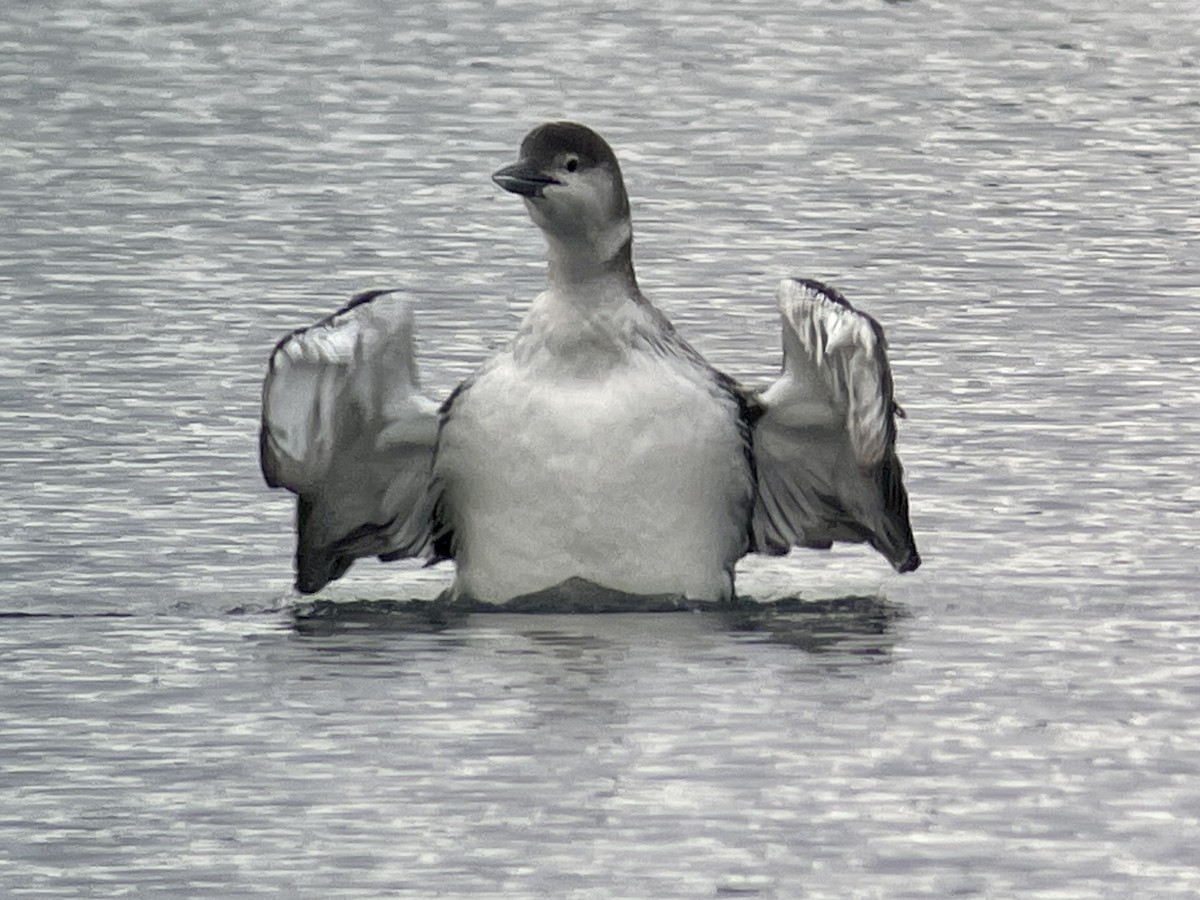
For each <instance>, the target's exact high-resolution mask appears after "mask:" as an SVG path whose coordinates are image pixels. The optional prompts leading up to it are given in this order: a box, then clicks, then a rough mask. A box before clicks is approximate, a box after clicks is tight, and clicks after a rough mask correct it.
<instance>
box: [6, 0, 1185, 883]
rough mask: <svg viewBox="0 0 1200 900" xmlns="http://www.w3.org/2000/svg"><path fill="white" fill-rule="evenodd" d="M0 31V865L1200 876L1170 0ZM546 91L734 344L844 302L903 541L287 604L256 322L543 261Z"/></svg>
mask: <svg viewBox="0 0 1200 900" xmlns="http://www.w3.org/2000/svg"><path fill="white" fill-rule="evenodd" d="M0 48H2V50H3V52H2V53H0V125H2V127H3V132H4V135H5V140H4V142H3V145H2V146H0V156H2V167H0V210H2V211H3V213H4V215H5V224H4V228H3V229H0V298H2V302H3V310H4V319H5V328H4V329H2V330H0V463H2V466H0V499H2V500H3V505H4V509H5V512H6V515H5V517H4V520H3V522H0V575H2V576H3V578H2V585H3V586H2V587H0V591H2V593H0V624H2V625H3V630H2V631H0V862H2V863H3V864H2V865H0V894H3V895H4V896H12V897H25V896H31V897H32V896H44V897H91V896H164V897H168V896H169V897H241V896H247V897H249V896H256V895H260V894H261V895H271V896H287V897H334V896H346V897H368V896H380V897H384V896H387V897H413V898H426V897H433V896H441V897H497V896H503V897H513V898H522V897H529V898H535V897H539V898H540V897H578V898H584V897H588V898H592V897H595V898H602V897H603V898H607V897H646V898H667V897H721V896H751V897H778V898H796V897H814V898H823V897H829V898H840V897H848V896H862V897H889V898H890V897H905V896H938V897H943V896H1028V897H1092V896H1096V897H1101V896H1103V897H1130V896H1156V897H1157V896H1181V897H1184V896H1195V895H1196V894H1197V893H1200V867H1198V864H1197V862H1196V851H1195V847H1196V846H1198V845H1200V724H1198V723H1200V716H1198V713H1200V663H1198V662H1197V659H1198V658H1200V656H1198V650H1200V613H1198V612H1197V609H1196V606H1195V603H1194V601H1195V599H1196V594H1197V593H1198V591H1197V588H1196V583H1197V580H1198V576H1200V564H1198V562H1197V558H1198V557H1197V548H1196V544H1197V542H1196V532H1197V526H1198V524H1200V523H1198V521H1197V518H1198V517H1197V513H1196V508H1197V506H1198V504H1200V488H1198V487H1197V480H1196V471H1197V468H1198V466H1200V450H1198V449H1197V447H1198V446H1200V426H1198V425H1197V421H1198V417H1197V405H1198V401H1200V386H1198V384H1200V382H1197V378H1196V371H1197V367H1198V363H1200V353H1198V350H1197V348H1198V346H1200V344H1198V342H1197V331H1198V330H1200V312H1197V309H1198V308H1200V307H1198V306H1197V303H1196V297H1197V290H1198V288H1197V285H1198V284H1200V250H1198V249H1197V248H1198V247H1200V215H1198V214H1197V212H1196V206H1197V198H1198V197H1200V151H1198V150H1197V147H1200V94H1198V93H1197V90H1196V84H1197V78H1198V77H1200V75H1198V73H1200V56H1198V45H1197V39H1196V13H1195V8H1194V5H1193V4H1192V3H1190V2H1182V0H1175V2H1172V0H1166V2H1161V3H1151V4H1135V3H1124V2H1118V0H1110V2H1105V3H1100V4H1095V3H1085V2H1083V0H1064V2H1059V3H1053V4H1049V5H1045V4H1044V5H1042V6H1041V7H1038V8H1036V9H1025V8H1021V9H1017V8H1016V7H1013V8H1012V9H1011V10H1008V9H1006V8H1004V7H1003V5H1001V7H1000V8H996V6H995V5H994V4H991V5H985V4H982V3H974V2H972V3H965V4H950V3H941V2H932V0H912V2H896V3H885V2H866V0H862V2H854V3H842V4H820V3H815V2H812V3H807V2H806V3H800V4H784V3H766V2H762V3H744V4H737V5H733V4H716V3H712V4H709V3H706V2H703V0H693V2H690V3H687V4H682V3H666V4H648V3H647V4H622V5H608V4H590V3H586V2H581V3H575V4H571V5H569V6H564V5H561V4H554V3H548V2H547V3H540V2H534V0H527V2H522V0H515V2H507V3H473V2H465V0H464V2H459V3H441V4H436V3H434V4H427V5H425V6H423V7H421V8H420V9H419V10H416V11H405V7H404V5H399V6H397V5H396V4H384V3H377V2H373V0H367V2H363V3H357V4H353V3H348V2H346V0H323V2H320V0H319V2H303V3H286V2H268V3H257V4H251V3H246V2H243V0H216V2H213V3H207V4H202V5H196V6H187V5H185V4H173V3H166V2H162V0H154V2H150V0H146V2H98V3H87V4H83V3H71V2H66V0H62V2H54V0H52V2H49V3H46V4H17V5H16V6H15V7H14V8H13V9H12V10H9V11H8V12H6V14H5V15H4V17H3V19H2V20H0ZM558 117H569V118H575V119H579V120H582V121H586V122H588V123H589V124H591V125H593V126H594V127H596V128H597V129H598V130H600V131H601V132H602V133H604V134H605V135H606V136H607V137H608V138H609V139H610V142H611V143H612V144H613V145H614V147H615V148H616V150H617V152H618V154H619V155H620V157H621V159H622V162H623V164H624V168H625V171H626V180H627V183H628V185H629V188H630V192H631V194H632V196H633V204H634V216H635V227H636V231H637V244H636V248H635V249H636V255H637V260H638V263H639V272H640V276H641V281H642V284H643V287H644V288H645V289H646V291H647V293H648V294H649V295H650V296H651V297H652V298H653V299H654V300H655V301H656V302H657V303H658V305H659V306H661V307H662V308H663V309H664V310H665V311H666V312H667V313H668V314H669V315H670V316H671V317H672V318H673V319H674V320H675V321H676V323H677V325H678V326H679V327H680V329H681V330H682V331H683V332H684V333H685V334H686V336H687V337H688V338H689V339H690V340H691V341H692V342H693V343H694V344H696V345H697V347H699V348H700V349H701V350H702V351H703V352H705V353H706V354H707V355H708V356H709V357H710V358H711V359H712V360H713V361H714V362H715V363H716V364H718V365H719V366H721V367H722V368H724V369H726V370H728V371H729V372H730V373H731V374H734V375H736V376H738V377H740V378H742V379H744V380H745V381H747V382H748V383H751V384H761V383H765V382H766V381H768V380H769V379H770V378H771V377H772V373H773V372H774V371H775V369H776V368H777V366H778V364H779V351H778V336H777V325H776V322H775V316H774V313H773V311H772V299H771V293H772V289H773V284H774V282H775V281H776V279H777V278H779V277H780V276H781V275H784V274H787V273H794V274H803V275H808V276H812V277H817V278H821V279H823V280H826V281H829V282H831V283H833V284H835V285H837V286H838V287H839V288H841V289H842V290H843V292H845V293H846V294H847V295H848V296H850V297H851V299H852V300H854V301H855V302H856V303H857V304H858V305H859V306H861V307H862V308H863V309H865V310H867V311H868V312H870V313H872V314H873V315H874V316H875V317H876V318H878V319H880V320H881V321H882V322H883V323H884V325H885V327H886V329H887V332H888V335H889V338H890V341H891V346H892V360H893V367H894V370H895V376H896V383H897V392H898V394H899V399H900V401H901V402H902V403H903V405H904V406H905V408H906V409H907V411H908V414H909V418H908V419H907V420H906V421H905V422H903V423H902V430H901V454H902V457H903V459H904V461H905V464H906V467H907V472H908V485H909V490H910V494H911V497H912V504H913V520H914V527H915V530H916V532H917V537H918V541H919V543H920V545H921V549H922V553H923V556H924V558H925V565H924V566H923V567H922V569H921V570H920V571H919V572H917V573H915V574H913V575H909V576H903V577H900V576H896V575H894V574H892V573H891V572H890V570H889V569H888V568H887V566H886V563H885V562H884V561H883V560H882V559H880V558H879V557H877V556H874V555H872V554H871V553H870V552H869V551H866V550H863V549H862V548H839V549H837V550H835V551H833V552H831V553H828V554H817V553H800V552H798V553H796V554H793V555H792V556H790V557H787V558H785V559H783V560H770V561H763V560H749V561H747V562H746V564H745V565H744V566H743V570H742V571H741V572H740V573H739V583H740V585H741V588H742V591H743V592H744V593H747V594H749V595H750V596H751V597H752V598H754V599H755V600H756V601H758V602H759V603H761V604H762V605H761V606H758V607H750V608H749V609H745V610H727V611H703V612H684V613H644V614H619V615H562V614H552V613H547V612H541V613H535V614H533V613H531V614H522V615H516V614H496V613H487V614H475V615H470V616H463V617H455V618H446V617H444V616H441V615H439V614H429V611H428V609H427V607H426V606H424V605H422V604H419V603H418V604H413V603H407V602H405V601H409V600H411V599H413V598H417V599H423V600H427V599H429V598H431V597H433V596H435V595H436V594H437V593H438V592H439V591H440V590H441V588H442V587H444V586H445V584H446V583H447V582H448V580H449V578H450V573H449V572H448V571H446V570H445V569H444V568H434V569H429V570H420V569H415V568H413V567H409V566H404V565H392V566H382V565H377V564H366V563H364V564H360V565H359V566H357V567H356V569H355V571H354V572H352V573H351V575H350V576H349V577H347V578H346V579H345V580H344V581H342V582H339V583H338V585H336V587H335V588H334V589H332V590H331V591H330V592H328V593H329V596H328V597H327V598H326V599H327V600H330V601H333V602H332V603H324V604H320V605H318V606H315V607H304V608H300V609H296V608H294V607H293V605H292V601H291V597H290V595H289V593H288V589H289V583H290V553H291V534H290V519H291V508H290V502H289V500H288V498H287V497H285V496H282V495H280V494H274V493H272V492H270V491H268V490H267V489H266V488H265V487H264V486H263V485H262V483H261V480H260V476H259V473H258V470H257V461H256V452H257V443H256V442H257V416H258V399H259V398H258V391H259V386H260V383H261V378H262V374H263V370H264V365H265V358H266V354H267V352H268V351H269V349H270V347H271V346H272V344H273V343H274V341H275V340H277V339H278V338H279V337H280V336H281V335H283V334H285V333H286V332H287V331H288V330H290V329H292V328H294V327H297V326H299V325H303V324H307V323H309V322H311V321H312V320H314V319H315V318H317V317H319V316H321V315H324V314H325V313H327V312H329V311H331V310H332V309H334V308H336V306H337V305H339V304H340V302H341V301H342V300H343V299H344V298H346V297H348V296H349V294H350V293H352V292H353V291H355V290H359V289H362V288H366V287H376V286H398V287H402V288H405V289H408V290H409V291H411V292H412V294H413V296H414V297H415V298H417V303H418V307H419V309H418V328H419V332H420V334H419V340H420V348H421V354H422V366H423V372H424V377H425V381H426V383H427V385H428V386H429V388H430V391H431V392H432V393H435V394H444V393H445V392H446V391H447V390H449V389H450V388H451V387H452V386H453V385H454V384H455V383H456V381H457V380H458V379H460V378H461V377H463V376H464V375H465V374H467V373H468V372H470V371H471V370H472V369H473V368H474V366H475V365H477V364H478V362H479V361H481V360H482V359H483V358H484V357H486V355H487V354H488V353H489V352H491V350H492V349H493V348H494V347H495V346H496V345H497V344H498V343H499V342H501V341H503V339H504V338H505V337H506V336H507V335H508V334H509V333H511V331H512V329H513V327H514V326H515V323H516V322H517V321H518V319H519V317H520V315H521V313H522V312H523V310H524V309H525V307H526V305H527V303H528V302H529V300H530V299H531V298H532V297H533V295H534V294H535V293H536V292H537V290H538V288H539V284H540V282H541V278H542V269H541V265H542V264H541V248H540V244H539V239H538V237H537V234H536V231H535V229H533V227H532V226H531V225H530V224H529V223H528V221H527V219H526V218H525V216H524V213H523V210H522V209H521V206H520V204H519V203H516V202H514V201H513V199H512V198H511V197H509V196H506V195H503V194H502V193H501V192H500V191H499V190H498V189H496V188H495V187H494V186H492V185H491V184H490V182H489V180H488V175H489V173H490V172H491V171H493V170H494V169H495V168H496V167H498V166H499V165H501V164H503V163H505V162H508V161H510V160H511V159H513V158H514V154H515V149H516V145H517V143H518V141H519V140H520V138H521V136H522V135H523V134H524V132H525V131H526V130H527V129H528V128H529V127H531V126H532V125H533V124H536V123H537V122H539V121H542V120H545V119H548V118H558ZM795 598H800V599H799V601H797V600H796V599H795ZM360 601H367V602H360ZM775 601H779V602H775Z"/></svg>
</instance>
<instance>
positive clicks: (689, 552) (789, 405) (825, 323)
mask: <svg viewBox="0 0 1200 900" xmlns="http://www.w3.org/2000/svg"><path fill="white" fill-rule="evenodd" d="M492 180H493V181H494V182H495V183H496V184H497V185H498V186H499V187H501V188H503V189H504V190H505V191H508V192H510V193H512V194H515V195H517V196H520V197H521V198H522V199H523V201H524V204H525V208H526V211H527V212H528V214H529V217H530V218H531V219H532V220H533V222H534V224H535V225H537V227H538V228H539V229H540V230H541V232H542V235H543V237H544V238H545V242H546V246H547V251H548V261H549V266H548V284H547V286H546V289H545V291H543V292H542V293H541V294H540V295H539V296H538V297H537V298H536V299H535V300H534V301H533V304H532V306H531V307H530V309H529V311H528V313H527V315H526V316H525V318H524V321H523V322H522V323H521V325H520V327H519V330H518V332H517V334H516V336H515V337H514V338H513V339H512V340H511V342H510V343H509V344H508V345H507V346H506V347H505V348H504V349H503V350H501V351H500V352H499V353H497V354H496V355H495V356H493V357H492V358H491V359H489V360H487V361H486V362H484V363H483V364H482V366H480V368H479V369H478V370H477V371H476V372H475V373H474V374H473V375H471V376H470V377H468V378H467V379H466V380H465V381H463V382H462V383H461V384H459V385H458V387H457V388H455V389H454V390H453V392H452V393H451V394H450V395H449V397H448V398H447V399H446V400H445V401H444V402H442V403H440V404H438V403H436V402H434V401H433V400H431V399H430V398H428V397H427V396H425V395H424V394H423V393H422V392H421V387H420V381H419V377H418V373H417V367H416V354H415V349H414V337H413V315H412V311H411V304H410V302H409V301H408V299H407V298H406V297H405V296H404V295H403V294H402V292H399V291H370V292H367V293H364V294H360V295H358V296H357V297H355V298H354V299H353V300H352V301H351V302H350V304H349V305H347V306H346V307H344V308H343V309H341V310H339V311H338V312H337V313H335V314H333V315H332V316H329V317H327V318H326V319H323V320H322V321H320V322H318V323H317V324H316V325H314V326H312V327H309V328H302V329H299V330H297V331H295V332H293V333H292V334H291V335H289V336H287V337H285V338H284V339H283V340H282V341H280V342H279V343H278V344H277V346H276V347H275V350H274V352H273V353H272V355H271V358H270V362H269V366H268V372H267V375H266V379H265V382H264V385H263V416H262V428H261V432H260V461H261V466H262V471H263V474H264V477H265V479H266V481H267V483H268V484H269V485H270V486H271V487H284V488H287V489H289V490H291V491H292V492H294V493H295V494H296V495H297V497H298V501H297V511H296V531H297V548H296V556H295V566H296V582H295V583H296V587H297V589H298V590H299V591H300V592H302V593H314V592H316V591H319V590H321V589H322V588H323V587H324V586H325V585H327V584H328V583H329V582H331V581H333V580H335V579H337V578H340V577H341V576H342V575H343V574H344V573H345V572H346V571H347V569H349V567H350V565H351V563H352V562H353V561H354V560H355V559H358V558H362V557H367V556H377V557H379V558H380V559H382V560H384V561H388V560H395V559H400V558H406V557H422V558H425V559H426V560H428V561H429V562H436V561H439V560H444V559H450V560H453V561H454V564H455V571H456V575H455V580H454V584H453V586H452V588H451V589H450V594H451V596H453V597H455V598H463V599H470V600H475V601H480V602H486V603H497V604H500V603H505V602H507V601H510V600H513V599H515V598H519V597H522V596H525V595H529V594H533V593H538V592H542V591H546V590H551V589H553V588H555V587H556V586H560V585H565V584H567V583H568V582H572V581H573V580H576V579H582V580H583V581H585V582H587V583H589V584H591V585H594V586H599V587H600V588H603V589H605V590H608V591H614V592H620V593H622V594H633V595H662V594H670V595H674V596H682V597H685V598H687V599H690V600H697V601H727V600H731V599H733V598H734V597H735V589H734V567H735V564H736V563H737V562H738V560H739V559H741V558H742V557H743V556H744V555H746V554H747V553H765V554H775V555H779V554H785V553H787V552H789V551H790V550H791V548H792V547H793V546H800V547H810V548H822V549H824V548H828V547H830V546H831V544H832V543H833V542H834V541H850V542H860V543H863V542H865V543H867V544H869V545H871V546H872V547H874V548H875V549H876V550H878V551H879V552H880V553H882V554H883V555H884V556H885V557H886V558H887V559H888V560H889V562H890V563H891V565H892V566H893V567H894V568H895V569H896V570H897V571H899V572H908V571H912V570H913V569H916V568H917V566H918V565H920V561H921V560H920V556H919V554H918V552H917V549H916V545H915V542H914V539H913V533H912V528H911V525H910V522H909V513H908V496H907V492H906V490H905V488H904V484H903V480H902V476H903V472H902V467H901V464H900V460H899V458H898V457H897V455H896V449H895V444H896V424H895V423H896V418H897V416H902V415H903V411H902V410H901V408H900V407H899V406H898V405H897V403H896V401H895V399H894V397H893V387H892V376H891V371H890V368H889V364H888V360H887V356H886V352H885V346H886V344H885V340H884V335H883V330H882V328H881V327H880V325H879V324H878V323H877V322H876V321H875V320H874V319H872V318H871V317H869V316H867V315H865V314H863V313H861V312H858V311H857V310H855V309H854V308H853V307H852V306H851V305H850V304H849V303H848V302H847V301H846V299H845V298H844V297H842V296H841V294H839V293H838V292H837V291H835V290H834V289H832V288H830V287H827V286H825V285H823V284H821V283H819V282H816V281H811V280H804V279H786V280H784V281H783V282H782V283H781V284H780V286H779V289H778V292H777V298H778V303H779V308H780V312H781V319H782V331H783V350H784V359H783V370H782V372H781V374H780V376H779V378H778V380H777V381H775V383H774V384H772V385H771V386H770V387H768V388H767V389H766V390H764V391H761V392H759V391H753V390H750V389H748V388H746V387H743V386H742V385H741V384H740V383H738V382H737V381H735V380H734V379H733V378H732V377H730V376H729V375H726V374H725V373H723V372H720V371H718V370H717V369H716V368H714V367H713V366H712V365H710V364H709V363H708V362H707V361H706V360H705V359H704V358H703V357H702V356H701V355H700V353H699V352H698V351H697V350H696V349H695V348H693V347H692V346H691V344H689V343H688V342H687V341H686V340H685V339H684V338H683V337H682V336H680V335H679V333H678V332H677V331H676V330H675V328H674V327H673V326H672V324H671V323H670V321H669V320H668V319H667V317H666V316H665V315H664V314H663V313H662V312H661V311H660V310H658V309H657V308H656V307H655V306H653V305H652V304H651V303H650V301H649V300H647V299H646V297H645V296H644V295H643V294H642V292H641V290H640V289H639V288H638V283H637V278H636V276H635V274H634V267H633V256H632V245H633V227H632V218H631V215H630V204H629V197H628V194H627V193H626V190H625V185H624V181H623V180H622V177H621V169H620V166H619V165H618V162H617V158H616V156H615V154H614V153H613V151H612V149H611V147H610V146H609V145H608V144H607V143H606V142H605V141H604V139H603V138H601V137H600V136H599V135H598V134H597V133H596V132H594V131H592V130H591V129H589V128H587V127H585V126H583V125H579V124H575V123H572V122H550V123H547V124H544V125H541V126H539V127H537V128H535V129H534V130H533V131H531V132H530V133H529V134H528V135H527V136H526V137H525V139H524V140H523V142H522V143H521V147H520V153H519V159H518V161H517V162H515V163H513V164H511V165H507V166H505V167H503V168H501V169H500V170H499V171H497V172H495V174H494V175H493V176H492Z"/></svg>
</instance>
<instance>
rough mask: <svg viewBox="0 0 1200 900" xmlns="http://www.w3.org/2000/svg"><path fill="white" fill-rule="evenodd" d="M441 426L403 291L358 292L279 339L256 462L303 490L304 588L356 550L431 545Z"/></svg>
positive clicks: (375, 552) (315, 585) (336, 572)
mask: <svg viewBox="0 0 1200 900" xmlns="http://www.w3.org/2000/svg"><path fill="white" fill-rule="evenodd" d="M437 429H438V415H437V404H435V403H434V402H433V401H432V400H430V399H428V398H427V397H425V396H424V395H423V394H422V393H421V392H420V390H419V383H418V380H417V368H416V358H415V354H414V351H413V326H412V313H411V311H410V310H409V307H408V304H407V303H406V302H405V301H404V299H403V298H402V297H401V296H400V295H399V294H396V293H394V292H391V291H372V292H368V293H365V294H360V295H359V296H357V297H355V298H354V299H353V300H352V301H351V302H350V303H349V304H348V305H347V306H346V307H344V308H343V309H341V310H340V311H338V312H337V313H335V314H333V315H332V316H330V317H328V318H327V319H324V320H322V321H320V322H318V323H317V324H316V325H313V326H312V327H311V328H302V329H300V330H298V331H296V332H293V333H292V334H291V335H289V336H288V337H286V338H284V339H283V340H282V341H280V342H279V344H278V345H277V346H276V347H275V351H274V352H273V353H272V354H271V360H270V365H269V368H268V371H267V376H266V380H265V381H264V382H263V410H262V431H261V434H260V441H259V459H260V462H261V464H262V471H263V476H264V477H265V478H266V481H267V484H269V485H270V486H271V487H284V488H287V489H288V490H290V491H291V492H292V493H294V494H296V496H297V506H296V587H297V589H298V590H300V591H301V592H303V593H313V592H315V591H319V590H320V589H321V588H323V587H324V586H325V585H326V584H328V583H329V582H330V581H333V580H335V579H337V578H340V577H341V576H342V575H343V574H345V572H346V570H347V569H348V568H350V564H351V563H352V562H353V561H354V560H355V559H358V558H360V557H364V556H387V557H388V558H389V559H397V558H400V557H405V556H419V555H422V554H425V553H427V552H428V551H429V549H430V547H431V543H432V537H431V529H432V525H431V520H432V515H433V506H434V498H433V496H432V491H431V488H430V475H431V470H432V464H433V452H434V446H435V444H436V441H437Z"/></svg>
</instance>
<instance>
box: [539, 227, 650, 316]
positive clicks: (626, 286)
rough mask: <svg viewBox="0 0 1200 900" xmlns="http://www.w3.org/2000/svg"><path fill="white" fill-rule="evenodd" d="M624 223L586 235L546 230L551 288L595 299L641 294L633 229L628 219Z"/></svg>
mask: <svg viewBox="0 0 1200 900" xmlns="http://www.w3.org/2000/svg"><path fill="white" fill-rule="evenodd" d="M621 225H622V226H623V227H617V228H612V229H609V231H608V233H606V234H603V235H600V236H596V235H587V236H585V237H582V239H581V236H576V235H569V236H565V237H564V236H558V235H553V234H546V246H547V260H548V262H549V273H548V274H549V282H550V288H551V290H553V291H554V292H555V293H557V294H559V295H561V296H563V297H564V298H565V297H579V298H580V299H582V300H585V301H587V300H590V301H591V302H595V301H596V300H599V299H601V298H613V299H617V298H626V299H634V298H637V297H639V296H641V294H640V293H639V291H638V286H637V276H636V275H635V274H634V271H633V234H632V229H631V228H630V227H629V224H628V222H625V223H621Z"/></svg>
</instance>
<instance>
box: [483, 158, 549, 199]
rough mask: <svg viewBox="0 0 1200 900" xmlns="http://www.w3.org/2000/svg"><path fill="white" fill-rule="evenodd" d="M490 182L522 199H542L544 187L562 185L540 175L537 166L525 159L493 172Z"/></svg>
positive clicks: (546, 176)
mask: <svg viewBox="0 0 1200 900" xmlns="http://www.w3.org/2000/svg"><path fill="white" fill-rule="evenodd" d="M492 181H494V182H496V184H498V185H500V187H502V188H504V189H505V190H506V191H510V192H511V193H514V194H520V195H521V196H522V197H542V196H545V195H544V194H543V193H542V191H543V190H544V189H545V187H546V185H549V184H562V182H560V181H558V180H557V179H555V178H551V177H550V176H549V175H544V174H542V172H541V170H540V169H538V167H537V166H535V165H534V164H533V163H531V162H529V161H528V160H525V159H521V160H517V161H516V162H515V163H513V164H512V165H511V166H505V167H504V168H503V169H498V170H497V171H495V172H493V173H492Z"/></svg>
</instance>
